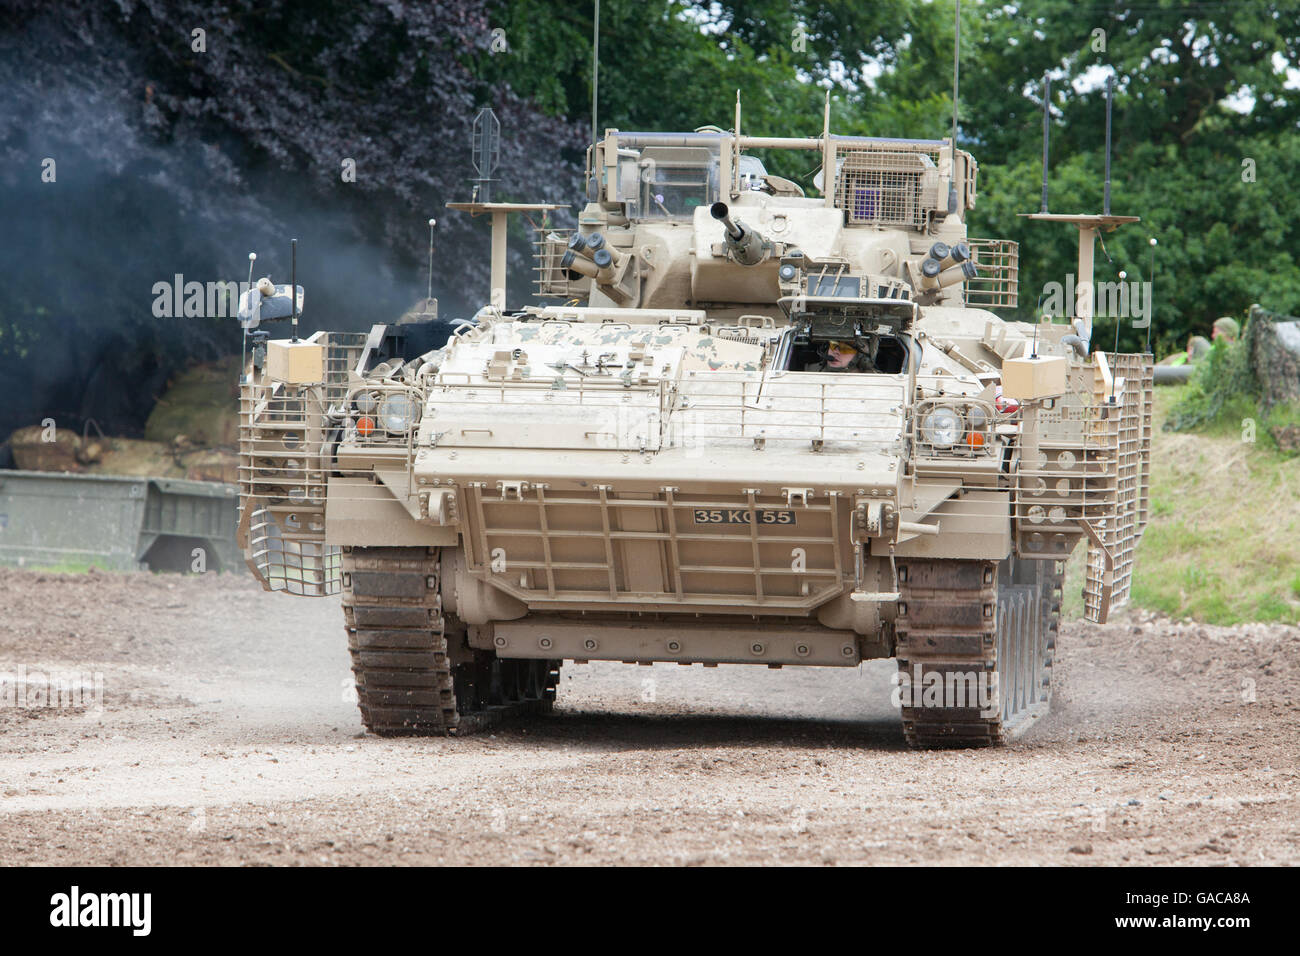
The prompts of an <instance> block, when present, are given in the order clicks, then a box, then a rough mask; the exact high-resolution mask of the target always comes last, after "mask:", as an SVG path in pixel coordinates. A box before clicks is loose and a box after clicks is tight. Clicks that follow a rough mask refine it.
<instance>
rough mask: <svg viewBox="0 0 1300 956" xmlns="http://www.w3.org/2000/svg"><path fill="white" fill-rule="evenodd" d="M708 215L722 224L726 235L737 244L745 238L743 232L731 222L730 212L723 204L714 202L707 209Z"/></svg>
mask: <svg viewBox="0 0 1300 956" xmlns="http://www.w3.org/2000/svg"><path fill="white" fill-rule="evenodd" d="M709 213H710V214H711V215H712V216H713V218H714V219H716V220H718V221H719V222H721V223H722V225H723V227H724V228H726V230H727V235H728V236H729V237H730V238H731V239H733V240H735V241H736V242H739V241H740V240H741V239H743V238H745V230H744V229H741V228H740V227H739V226H737V225H736V224H735V223H734V222H732V221H731V210H730V209H728V208H727V204H726V203H725V202H715V203H714V204H713V205H712V206H710V207H709Z"/></svg>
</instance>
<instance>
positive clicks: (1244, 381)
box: [1164, 305, 1300, 445]
mask: <svg viewBox="0 0 1300 956" xmlns="http://www.w3.org/2000/svg"><path fill="white" fill-rule="evenodd" d="M1295 321H1300V320H1297V319H1296V318H1294V317H1293V316H1289V315H1280V314H1278V313H1275V312H1269V311H1268V310H1267V309H1263V308H1261V307H1260V306H1258V305H1254V306H1251V309H1250V317H1249V318H1248V319H1247V320H1246V328H1245V329H1244V331H1243V332H1242V335H1241V340H1240V341H1238V342H1224V341H1222V340H1220V341H1218V342H1216V343H1215V345H1214V348H1212V349H1211V350H1210V353H1209V355H1207V356H1206V357H1205V359H1204V360H1202V361H1201V362H1200V363H1199V365H1198V368H1197V370H1196V373H1195V374H1194V375H1193V377H1192V382H1191V386H1190V387H1189V389H1188V391H1187V394H1186V395H1185V396H1184V397H1183V398H1182V399H1181V400H1180V401H1179V403H1178V404H1177V405H1176V406H1175V407H1174V408H1173V409H1172V410H1171V411H1170V413H1169V418H1168V420H1167V421H1166V422H1165V426H1164V427H1165V429H1166V430H1168V431H1189V430H1192V429H1195V428H1198V427H1201V426H1204V425H1208V424H1210V423H1212V422H1214V421H1216V420H1217V419H1218V418H1219V416H1220V415H1221V414H1222V413H1223V410H1224V407H1225V406H1226V405H1228V404H1229V403H1231V402H1232V401H1233V400H1234V399H1238V398H1246V399H1249V400H1250V401H1252V402H1254V403H1255V404H1257V405H1258V408H1259V413H1260V417H1261V418H1264V419H1267V418H1268V417H1269V416H1270V414H1271V413H1273V411H1274V410H1275V409H1279V408H1281V407H1286V406H1290V405H1292V404H1293V403H1300V360H1298V359H1297V358H1296V356H1295V355H1293V354H1292V353H1291V352H1290V351H1288V350H1287V349H1286V347H1285V346H1284V345H1283V344H1282V342H1281V340H1280V339H1279V337H1278V333H1277V323H1278V322H1295ZM1282 430H1283V431H1284V432H1285V431H1286V429H1285V428H1284V429H1282ZM1274 437H1277V436H1274ZM1278 443H1279V445H1282V444H1283V442H1282V440H1281V439H1279V442H1278Z"/></svg>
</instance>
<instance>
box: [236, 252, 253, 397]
mask: <svg viewBox="0 0 1300 956" xmlns="http://www.w3.org/2000/svg"><path fill="white" fill-rule="evenodd" d="M256 261H257V253H256V252H250V253H249V254H248V288H250V289H251V288H253V263H254V262H256ZM239 324H240V326H241V327H242V326H243V324H244V323H242V322H241V323H239ZM242 331H243V335H241V336H240V342H239V374H240V375H243V374H244V361H245V359H246V358H247V356H246V355H245V353H246V352H247V350H248V329H246V328H244V329H242Z"/></svg>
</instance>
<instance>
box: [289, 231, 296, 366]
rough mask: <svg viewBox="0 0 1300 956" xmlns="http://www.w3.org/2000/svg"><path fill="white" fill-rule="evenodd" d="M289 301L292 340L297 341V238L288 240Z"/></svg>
mask: <svg viewBox="0 0 1300 956" xmlns="http://www.w3.org/2000/svg"><path fill="white" fill-rule="evenodd" d="M289 301H290V302H291V303H292V305H291V306H290V307H291V308H292V309H293V340H294V341H295V342H297V341H298V240H297V239H290V240H289Z"/></svg>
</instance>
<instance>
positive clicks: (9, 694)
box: [0, 664, 104, 713]
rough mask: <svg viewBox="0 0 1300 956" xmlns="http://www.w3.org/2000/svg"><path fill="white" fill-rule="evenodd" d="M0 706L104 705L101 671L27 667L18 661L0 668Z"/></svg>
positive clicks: (91, 707)
mask: <svg viewBox="0 0 1300 956" xmlns="http://www.w3.org/2000/svg"><path fill="white" fill-rule="evenodd" d="M0 707H15V708H18V709H22V710H28V709H36V708H45V707H48V708H51V709H67V710H89V711H95V712H96V713H99V712H102V711H103V709H104V675H103V674H102V673H101V672H99V671H94V672H91V671H63V670H50V671H40V670H28V669H27V665H26V664H19V665H18V666H17V667H16V668H15V669H14V670H12V671H0Z"/></svg>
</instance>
